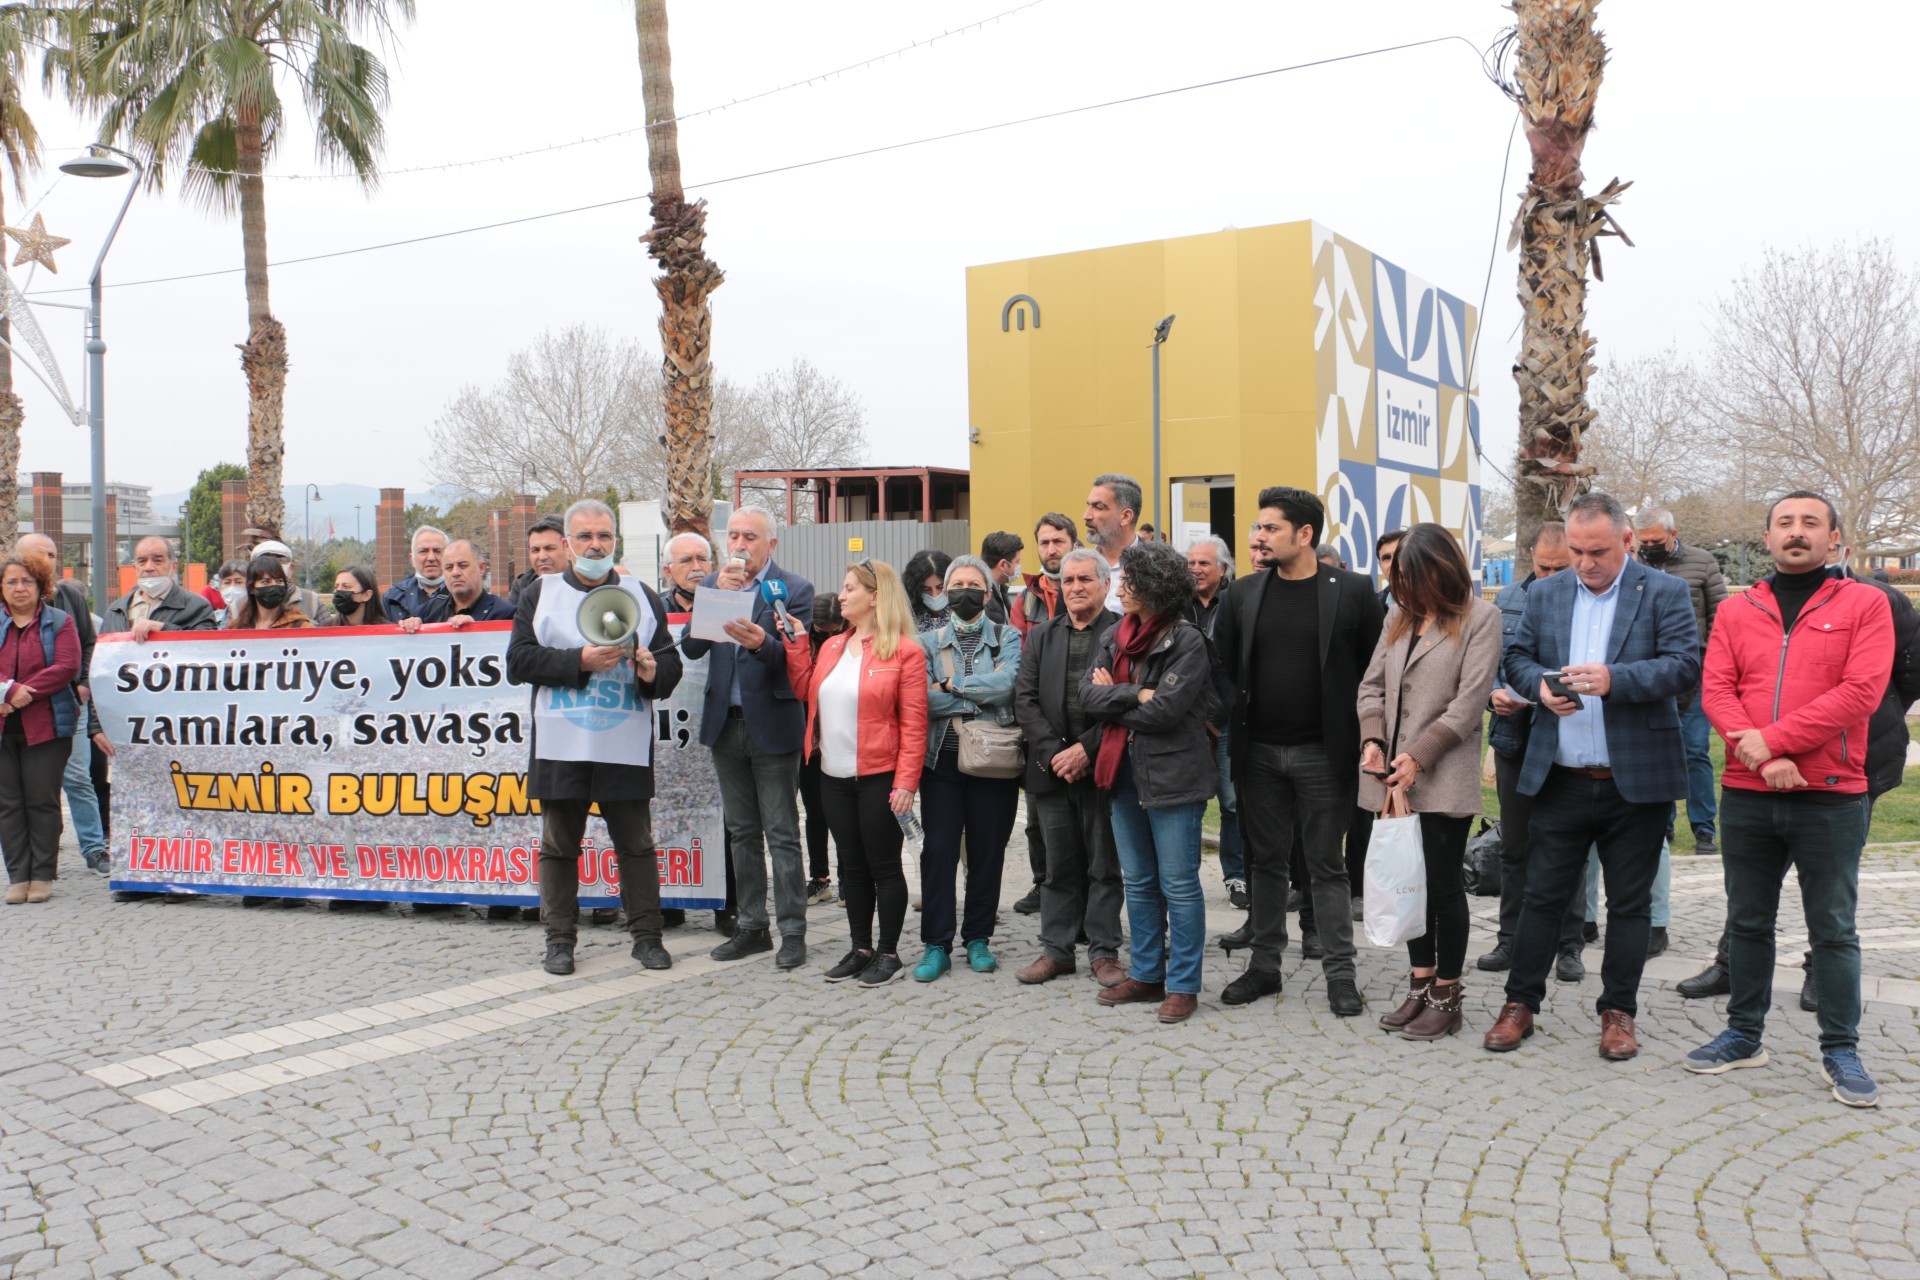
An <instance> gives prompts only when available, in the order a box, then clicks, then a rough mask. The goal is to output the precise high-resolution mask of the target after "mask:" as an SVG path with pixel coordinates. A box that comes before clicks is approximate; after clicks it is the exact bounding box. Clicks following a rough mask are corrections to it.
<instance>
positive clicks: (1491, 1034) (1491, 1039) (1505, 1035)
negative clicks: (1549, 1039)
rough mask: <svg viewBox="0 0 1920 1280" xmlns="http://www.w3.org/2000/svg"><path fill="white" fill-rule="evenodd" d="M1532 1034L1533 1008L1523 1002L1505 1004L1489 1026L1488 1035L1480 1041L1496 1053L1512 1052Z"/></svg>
mask: <svg viewBox="0 0 1920 1280" xmlns="http://www.w3.org/2000/svg"><path fill="white" fill-rule="evenodd" d="M1532 1034H1533V1010H1531V1009H1529V1008H1527V1006H1525V1005H1523V1004H1518V1003H1509V1004H1503V1005H1501V1006H1500V1016H1499V1017H1498V1018H1495V1019H1494V1020H1493V1025H1492V1026H1491V1027H1489V1028H1487V1037H1486V1039H1484V1040H1482V1041H1481V1042H1480V1043H1481V1044H1482V1045H1484V1046H1486V1048H1487V1049H1489V1050H1490V1051H1492V1052H1494V1053H1511V1052H1513V1050H1515V1049H1518V1048H1519V1047H1520V1042H1521V1041H1522V1040H1525V1039H1526V1038H1527V1037H1528V1036H1530V1035H1532Z"/></svg>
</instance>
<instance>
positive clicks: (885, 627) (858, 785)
mask: <svg viewBox="0 0 1920 1280" xmlns="http://www.w3.org/2000/svg"><path fill="white" fill-rule="evenodd" d="M821 603H822V604H824V603H825V602H821ZM814 612H815V616H816V617H818V616H819V614H820V613H821V612H823V609H822V608H821V607H820V606H819V605H816V607H815V611H814ZM838 616H839V618H840V619H842V620H844V621H845V623H846V630H844V631H839V632H836V633H835V634H834V635H831V636H828V637H827V638H826V639H825V640H824V641H822V642H821V644H820V648H819V651H818V652H817V653H816V652H815V651H814V647H813V644H812V641H811V639H810V638H809V636H808V634H807V630H806V629H805V628H803V627H801V626H800V625H799V624H798V623H797V622H796V621H795V620H794V619H793V618H792V617H791V616H789V617H788V618H787V619H786V620H785V621H786V625H785V627H784V628H783V629H782V631H781V637H780V638H781V642H782V646H783V647H784V649H785V650H786V655H787V679H788V680H789V682H791V683H792V685H793V691H794V693H795V694H796V695H797V696H798V697H799V698H800V700H801V701H802V702H804V703H806V706H807V732H806V736H805V737H804V738H803V739H802V740H801V752H802V754H803V755H804V756H805V757H806V759H807V761H808V762H809V763H812V762H815V761H817V762H818V765H819V769H820V781H819V792H818V794H819V797H820V801H819V803H820V808H821V809H822V810H823V811H824V812H825V815H826V820H827V828H828V830H830V831H831V832H832V833H833V843H834V847H835V848H836V849H838V850H839V852H840V896H841V897H842V898H844V899H845V900H846V907H847V925H848V931H849V932H850V933H851V935H852V941H853V945H852V947H851V948H850V949H849V950H848V951H847V954H846V955H845V956H843V957H841V960H840V963H838V964H836V965H834V966H833V967H832V968H831V969H829V970H827V981H828V982H845V981H847V980H848V979H849V978H857V979H858V980H859V983H860V985H861V986H863V987H883V986H885V985H887V984H888V983H890V982H893V981H896V980H897V979H899V978H900V977H901V976H902V975H903V974H904V972H905V970H904V969H902V967H901V964H900V929H901V926H902V925H903V924H904V923H905V921H906V918H907V877H906V873H905V871H904V870H903V869H902V868H901V865H900V850H901V846H902V845H903V844H904V843H905V835H904V833H903V832H902V830H901V827H900V821H899V820H900V818H901V816H903V815H905V814H908V813H911V812H912V811H913V794H914V792H915V791H917V790H918V789H919V787H920V773H921V766H922V764H923V759H922V758H923V757H924V756H925V754H926V750H927V661H926V655H925V653H924V651H922V649H921V648H920V645H919V644H918V643H917V642H916V640H915V639H914V631H913V611H912V610H911V609H910V608H909V607H908V605H907V593H906V591H905V590H904V589H902V587H901V585H900V576H899V575H898V574H896V573H895V572H894V571H893V567H892V566H891V565H887V564H882V563H877V562H875V561H873V560H861V561H859V562H858V563H855V564H850V565H848V566H847V573H846V577H845V578H844V579H842V581H841V584H840V598H839V608H838ZM821 870H823V871H824V868H821ZM876 909H877V911H878V915H879V918H880V935H879V937H878V939H876V938H875V937H874V932H873V922H874V916H875V913H876Z"/></svg>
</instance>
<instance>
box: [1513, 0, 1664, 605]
mask: <svg viewBox="0 0 1920 1280" xmlns="http://www.w3.org/2000/svg"><path fill="white" fill-rule="evenodd" d="M1599 3H1600V0H1514V3H1513V11H1514V12H1515V13H1516V14H1517V15H1518V16H1519V22H1518V25H1517V39H1516V48H1517V52H1518V66H1517V68H1516V79H1517V81H1518V88H1517V91H1516V92H1515V94H1514V97H1515V100H1516V101H1517V102H1518V103H1519V105H1520V112H1521V118H1522V120H1523V122H1524V123H1525V126H1526V130H1527V143H1528V145H1529V146H1530V147H1531V148H1532V150H1533V170H1532V172H1531V173H1529V174H1528V175H1527V189H1526V192H1525V193H1524V194H1523V195H1522V196H1521V199H1520V212H1519V215H1518V216H1517V217H1516V218H1515V219H1514V224H1513V233H1512V236H1511V237H1510V238H1509V241H1508V246H1507V247H1508V248H1510V249H1511V248H1513V247H1515V246H1518V247H1519V249H1520V302H1521V306H1522V307H1523V309H1524V316H1523V320H1522V329H1521V338H1520V356H1519V359H1517V360H1516V361H1515V362H1514V366H1513V376H1514V380H1515V381H1517V382H1518V383H1519V384H1520V450H1519V457H1518V459H1517V461H1518V464H1519V465H1518V468H1517V470H1516V471H1515V473H1514V514H1515V524H1516V526H1517V527H1516V529H1515V532H1514V541H1515V544H1516V555H1517V557H1518V558H1519V559H1520V561H1521V563H1520V564H1519V565H1517V566H1516V568H1517V569H1524V568H1527V567H1529V566H1530V561H1531V555H1530V553H1529V552H1528V550H1527V548H1530V547H1532V545H1533V535H1534V531H1535V530H1536V529H1538V528H1539V527H1540V525H1541V523H1542V522H1543V521H1546V520H1554V519H1558V518H1559V517H1560V515H1561V513H1562V512H1564V511H1565V510H1566V508H1567V505H1568V504H1569V503H1571V502H1572V501H1573V499H1574V498H1575V497H1576V496H1578V495H1579V494H1580V493H1581V492H1583V491H1584V490H1585V489H1586V487H1587V477H1588V476H1590V475H1592V474H1593V468H1592V467H1591V466H1589V465H1588V464H1586V463H1585V462H1583V461H1582V460H1581V457H1580V437H1581V434H1582V433H1583V432H1585V431H1586V430H1587V429H1588V427H1590V426H1591V425H1592V423H1593V418H1594V413H1593V409H1592V408H1591V407H1590V406H1589V405H1588V404H1587V380H1588V378H1589V377H1590V376H1591V375H1592V373H1593V346H1594V340H1593V338H1592V337H1591V336H1590V335H1589V334H1588V333H1587V331H1586V317H1587V266H1588V263H1589V261H1591V263H1592V266H1593V273H1594V277H1595V278H1596V279H1600V278H1603V277H1602V276H1601V272H1600V250H1599V245H1598V244H1597V243H1595V242H1596V240H1597V238H1598V237H1600V236H1604V235H1618V236H1621V238H1622V239H1625V235H1624V233H1622V232H1621V230H1620V228H1619V225H1618V224H1617V223H1615V222H1614V220H1613V215H1612V213H1611V212H1609V210H1608V206H1609V205H1611V204H1613V202H1614V201H1616V200H1618V199H1619V198H1620V194H1621V192H1623V191H1625V190H1626V189H1627V188H1628V187H1629V186H1631V185H1632V184H1631V183H1625V182H1621V181H1620V180H1619V179H1618V178H1615V179H1614V180H1613V181H1611V182H1609V183H1608V184H1607V185H1606V187H1605V188H1603V189H1602V190H1601V191H1600V192H1599V193H1598V194H1596V195H1592V196H1588V195H1585V194H1583V193H1582V191H1581V183H1582V182H1583V181H1584V180H1585V177H1584V175H1583V174H1582V173H1581V172H1580V155H1581V152H1582V151H1583V150H1584V149H1585V147H1586V141H1587V131H1588V130H1589V129H1591V128H1592V127H1593V104H1594V99H1595V98H1596V97H1597V96H1598V95H1599V92H1600V79H1601V74H1602V72H1603V71H1604V70H1605V67H1606V63H1607V46H1606V42H1605V41H1603V40H1602V39H1601V38H1600V33H1599V32H1598V31H1596V30H1595V29H1594V25H1593V11H1594V9H1595V7H1596V6H1597V5H1598V4H1599ZM1627 243H1628V244H1631V243H1633V242H1632V241H1631V240H1628V241H1627Z"/></svg>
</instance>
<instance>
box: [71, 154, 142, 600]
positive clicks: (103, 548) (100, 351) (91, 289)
mask: <svg viewBox="0 0 1920 1280" xmlns="http://www.w3.org/2000/svg"><path fill="white" fill-rule="evenodd" d="M60 172H62V173H67V174H72V175H73V176H74V177H76V178H122V177H127V176H131V177H132V179H133V181H131V182H129V183H128V184H127V195H126V199H124V200H122V201H121V202H120V212H119V213H117V214H115V215H114V218H113V225H112V226H111V227H109V228H107V238H106V240H105V241H103V242H102V243H101V245H100V256H99V257H97V258H95V259H94V260H93V275H92V277H91V278H90V279H89V280H88V281H87V428H88V434H89V436H90V437H91V446H92V448H91V452H92V463H93V486H92V488H93V607H94V608H96V609H98V610H100V611H101V612H103V613H104V612H106V608H107V601H109V600H111V599H113V597H114V596H115V595H116V594H117V592H116V591H115V590H114V589H113V588H114V587H115V586H117V585H118V584H117V583H113V582H112V581H111V579H110V578H109V576H108V575H109V574H110V573H115V572H116V571H117V570H118V569H119V567H120V566H119V559H120V557H119V556H117V555H114V556H111V557H110V552H111V549H112V546H113V543H112V541H111V540H110V538H109V535H108V531H107V423H106V408H105V402H106V395H107V344H106V343H105V342H103V341H102V340H101V338H100V269H101V268H102V267H103V266H105V265H106V261H107V250H109V249H111V248H112V247H113V238H114V237H115V236H116V235H118V234H120V224H121V222H122V221H124V220H125V219H126V216H127V209H128V208H129V207H130V206H131V205H132V204H133V193H134V192H136V191H138V190H139V189H140V181H141V179H142V178H144V177H146V172H147V171H146V166H145V165H143V164H141V163H140V161H139V159H138V158H137V157H135V156H134V155H133V153H131V152H128V151H122V150H120V148H118V147H110V146H108V145H107V144H106V143H104V142H95V143H93V144H91V145H89V146H88V148H87V153H86V154H85V155H82V156H76V157H74V158H73V159H72V160H69V161H67V162H66V163H65V164H63V165H61V166H60ZM109 558H111V559H112V560H113V561H114V563H113V564H112V565H109V564H108V563H107V561H108V559H109Z"/></svg>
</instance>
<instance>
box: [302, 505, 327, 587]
mask: <svg viewBox="0 0 1920 1280" xmlns="http://www.w3.org/2000/svg"><path fill="white" fill-rule="evenodd" d="M319 497H320V486H319V485H317V484H310V485H308V486H307V488H306V492H304V493H302V494H301V495H300V501H301V504H302V505H303V506H304V507H305V508H306V511H307V515H306V526H307V590H309V591H311V590H313V500H314V499H315V498H319ZM321 501H323V502H324V501H326V499H324V498H321Z"/></svg>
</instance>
